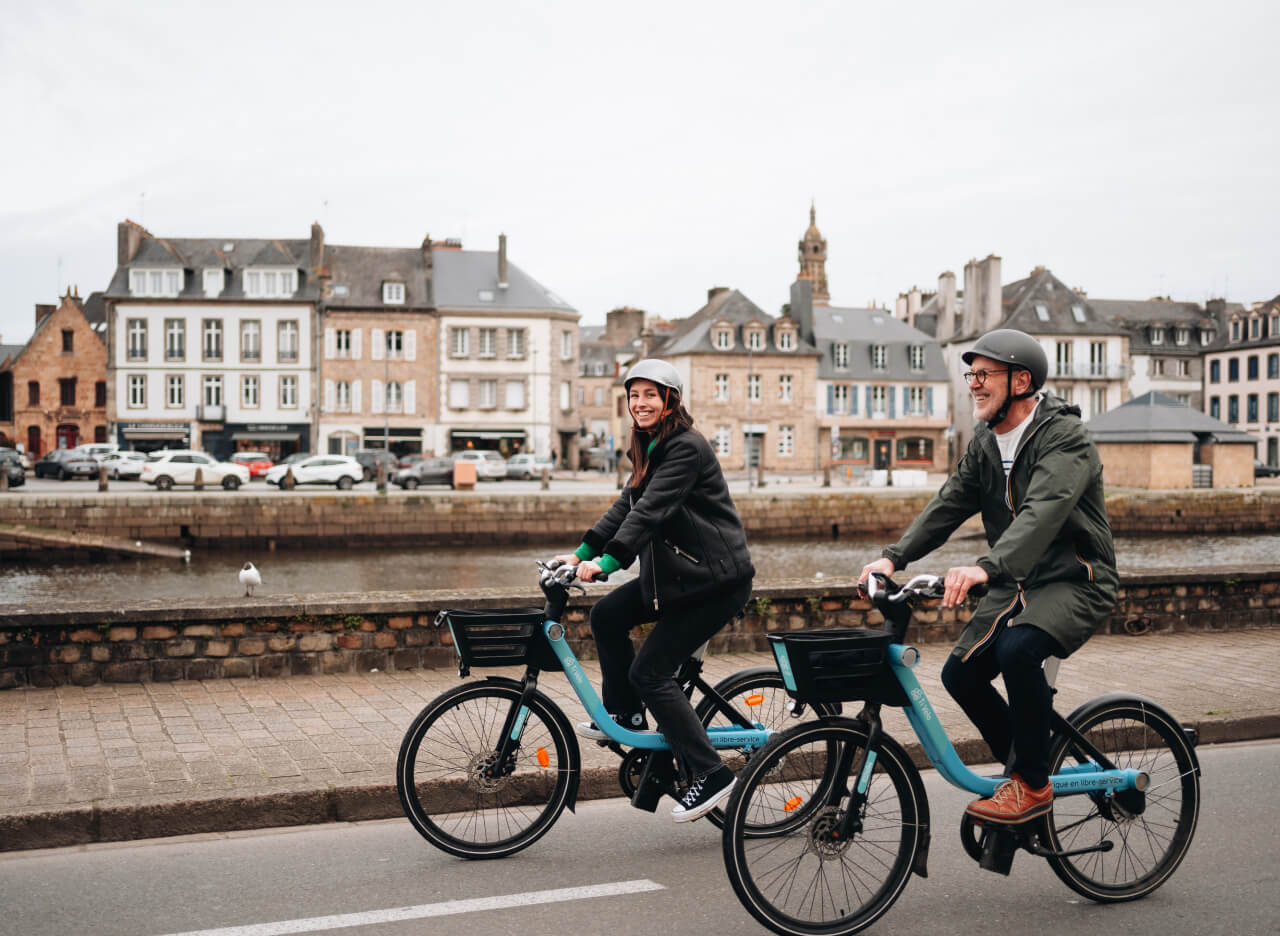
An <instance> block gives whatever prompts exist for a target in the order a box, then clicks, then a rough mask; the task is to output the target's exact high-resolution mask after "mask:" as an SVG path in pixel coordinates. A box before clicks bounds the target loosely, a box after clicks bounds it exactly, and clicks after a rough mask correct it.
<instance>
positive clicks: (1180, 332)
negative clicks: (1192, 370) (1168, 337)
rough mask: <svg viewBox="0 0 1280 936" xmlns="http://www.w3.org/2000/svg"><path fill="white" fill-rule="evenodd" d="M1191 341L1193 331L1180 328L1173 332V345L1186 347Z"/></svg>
mask: <svg viewBox="0 0 1280 936" xmlns="http://www.w3.org/2000/svg"><path fill="white" fill-rule="evenodd" d="M1190 340H1191V329H1189V328H1182V327H1178V328H1175V329H1174V330H1173V343H1174V344H1176V345H1185V344H1186V343H1187V342H1189V341H1190Z"/></svg>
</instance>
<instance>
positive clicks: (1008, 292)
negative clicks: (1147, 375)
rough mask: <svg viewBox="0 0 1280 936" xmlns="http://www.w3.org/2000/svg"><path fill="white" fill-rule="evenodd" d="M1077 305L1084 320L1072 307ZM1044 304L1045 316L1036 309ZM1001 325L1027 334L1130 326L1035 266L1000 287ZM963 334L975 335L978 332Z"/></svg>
mask: <svg viewBox="0 0 1280 936" xmlns="http://www.w3.org/2000/svg"><path fill="white" fill-rule="evenodd" d="M1077 306H1079V307H1080V308H1081V309H1082V311H1083V317H1084V321H1083V322H1081V321H1077V320H1076V316H1075V313H1074V311H1073V309H1074V308H1075V307H1077ZM1041 308H1043V309H1044V313H1045V316H1046V317H1045V318H1041V316H1040V312H1039V310H1040V309H1041ZM1001 310H1002V312H1003V313H1004V317H1003V319H1002V321H1001V323H1000V327H1001V328H1017V329H1019V330H1021V331H1024V332H1026V333H1027V334H1029V335H1126V334H1128V333H1129V330H1128V329H1126V328H1124V327H1123V326H1121V325H1118V324H1116V323H1115V322H1114V321H1112V320H1111V319H1109V318H1106V317H1104V316H1101V315H1100V314H1099V313H1098V311H1097V310H1096V309H1094V308H1093V307H1092V306H1091V305H1090V302H1089V299H1088V298H1087V297H1085V296H1082V295H1080V293H1078V292H1076V291H1075V290H1074V289H1072V288H1071V287H1069V286H1067V284H1066V283H1064V282H1062V280H1060V279H1058V278H1057V277H1056V276H1054V275H1053V273H1051V272H1050V271H1049V270H1046V269H1044V268H1038V269H1036V270H1035V271H1034V272H1033V273H1032V274H1031V275H1030V276H1028V277H1027V278H1026V279H1021V280H1017V281H1016V282H1013V283H1009V284H1008V285H1006V286H1004V287H1003V288H1002V290H1001ZM966 337H972V338H976V337H977V335H970V336H966Z"/></svg>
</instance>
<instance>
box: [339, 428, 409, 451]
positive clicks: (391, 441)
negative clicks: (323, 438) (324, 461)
mask: <svg viewBox="0 0 1280 936" xmlns="http://www.w3.org/2000/svg"><path fill="white" fill-rule="evenodd" d="M330 442H331V447H332V440H330ZM363 447H364V448H370V449H380V448H389V449H390V450H391V454H392V455H395V456H396V457H397V458H400V457H403V456H405V455H421V454H422V428H421V427H420V426H390V427H384V426H365V427H364V443H363ZM352 451H354V449H353V450H352ZM351 453H352V452H351V451H348V452H344V453H343V454H345V455H350V454H351Z"/></svg>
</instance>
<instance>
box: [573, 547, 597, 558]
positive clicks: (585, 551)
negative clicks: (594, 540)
mask: <svg viewBox="0 0 1280 936" xmlns="http://www.w3.org/2000/svg"><path fill="white" fill-rule="evenodd" d="M573 554H574V555H575V556H577V557H578V558H579V559H584V560H585V559H594V558H595V557H596V551H595V550H594V549H592V548H591V547H590V546H588V545H587V544H586V543H583V544H582V545H581V546H579V547H578V548H577V549H575V550H574V551H573Z"/></svg>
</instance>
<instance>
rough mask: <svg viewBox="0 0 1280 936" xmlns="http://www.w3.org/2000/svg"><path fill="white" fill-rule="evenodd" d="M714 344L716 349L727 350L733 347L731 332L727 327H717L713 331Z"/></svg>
mask: <svg viewBox="0 0 1280 936" xmlns="http://www.w3.org/2000/svg"><path fill="white" fill-rule="evenodd" d="M715 346H716V350H717V351H728V350H729V349H730V348H732V347H733V332H732V331H730V330H729V329H727V328H717V329H716V331H715Z"/></svg>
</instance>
